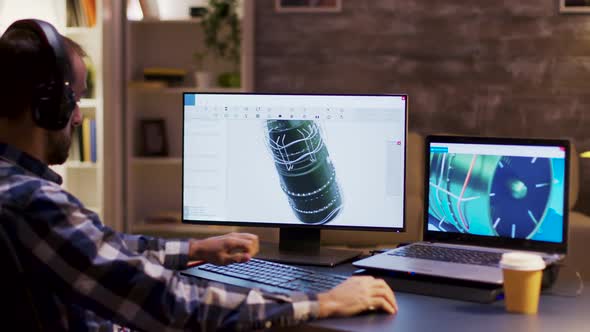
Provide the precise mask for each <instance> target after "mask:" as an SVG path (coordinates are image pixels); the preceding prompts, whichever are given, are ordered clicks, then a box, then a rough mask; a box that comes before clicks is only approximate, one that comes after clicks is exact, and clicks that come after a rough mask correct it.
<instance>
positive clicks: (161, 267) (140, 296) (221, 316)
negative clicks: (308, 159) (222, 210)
mask: <svg viewBox="0 0 590 332" xmlns="http://www.w3.org/2000/svg"><path fill="white" fill-rule="evenodd" d="M61 181H62V180H61V177H60V176H59V175H58V174H57V173H55V172H53V171H52V170H51V169H50V168H49V167H47V165H45V164H43V163H42V162H40V161H39V160H36V159H34V158H33V157H31V156H30V155H27V154H25V153H23V152H21V151H19V150H17V149H15V148H14V147H12V146H9V145H6V144H2V143H0V216H2V217H1V219H2V220H1V221H2V226H3V227H5V229H6V232H7V233H8V234H9V236H10V237H11V239H12V240H13V243H14V245H15V247H16V250H17V252H18V254H19V258H20V260H21V261H22V263H23V266H24V269H25V271H26V273H27V275H28V276H30V277H31V280H33V282H31V283H30V285H31V288H32V290H31V291H32V293H33V296H34V298H35V303H36V304H37V306H38V307H39V312H40V315H41V320H42V322H43V323H44V324H45V325H47V327H48V330H51V331H58V330H72V331H105V330H108V331H112V330H117V327H116V326H117V324H119V325H122V326H127V327H129V328H132V329H139V330H145V331H183V330H195V331H210V330H252V329H262V328H268V327H272V326H289V325H295V324H298V323H301V322H303V321H306V320H310V319H314V318H316V317H317V314H318V311H319V305H318V302H317V298H316V296H315V295H314V294H303V293H293V294H291V295H290V296H285V295H279V294H269V293H263V292H261V291H259V290H256V289H253V290H245V289H240V288H237V287H232V286H228V285H222V284H220V283H215V282H210V281H206V280H201V279H197V278H191V277H185V276H182V275H180V273H178V272H177V271H175V269H182V268H183V267H185V266H186V263H187V261H188V242H187V241H173V240H168V241H166V240H163V239H157V238H151V237H146V236H138V235H129V234H122V233H118V232H116V231H114V230H112V229H110V228H108V227H106V226H104V225H103V224H102V223H101V221H100V219H99V217H98V216H97V215H96V214H95V213H94V212H92V211H90V210H88V209H86V208H85V207H84V206H83V205H82V203H81V202H80V201H79V200H78V199H76V198H75V197H74V196H72V195H71V194H69V193H68V192H66V191H65V190H64V189H63V188H61V186H60V184H61Z"/></svg>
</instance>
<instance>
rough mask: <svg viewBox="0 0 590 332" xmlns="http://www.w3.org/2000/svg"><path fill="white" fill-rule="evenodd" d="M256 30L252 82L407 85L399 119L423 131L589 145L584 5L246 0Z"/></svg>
mask: <svg viewBox="0 0 590 332" xmlns="http://www.w3.org/2000/svg"><path fill="white" fill-rule="evenodd" d="M255 36H256V47H255V54H256V69H255V72H256V90H257V91H273V92H334V93H338V92H342V93H396V92H406V93H408V94H409V96H410V98H409V100H410V106H409V127H410V129H411V130H416V131H418V132H420V133H423V134H427V133H434V132H452V133H459V134H477V135H480V134H481V135H506V136H538V137H560V138H569V139H572V140H573V142H574V143H575V144H576V146H577V149H578V150H580V151H583V150H588V149H590V135H588V134H587V133H588V129H587V128H588V126H590V115H589V114H586V113H587V110H588V108H589V106H590V93H589V92H588V91H590V80H589V78H590V14H586V15H571V14H570V15H563V14H559V13H558V4H557V0H551V1H531V0H528V1H521V2H519V1H512V0H499V1H462V0H445V1H440V2H439V1H431V0H413V1H407V0H406V1H402V0H343V10H342V12H340V13H336V14H333V13H332V14H285V13H281V14H277V13H275V12H274V0H257V1H256V33H255ZM586 164H588V163H586ZM586 168H587V167H586ZM588 173H590V172H588V171H584V169H582V176H583V178H584V179H583V181H584V182H585V183H587V184H590V174H588ZM587 187H590V186H588V185H586V186H585V187H583V190H582V191H584V188H587ZM586 196H589V195H588V194H586ZM584 197H585V195H584V193H582V195H581V197H580V200H581V201H580V202H579V204H588V203H585V202H583V201H584ZM588 201H590V200H588Z"/></svg>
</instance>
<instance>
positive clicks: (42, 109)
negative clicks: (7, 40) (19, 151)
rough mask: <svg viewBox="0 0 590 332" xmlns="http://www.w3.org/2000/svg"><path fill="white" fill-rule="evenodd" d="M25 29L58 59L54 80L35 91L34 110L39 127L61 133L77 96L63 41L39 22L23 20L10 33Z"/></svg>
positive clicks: (14, 25)
mask: <svg viewBox="0 0 590 332" xmlns="http://www.w3.org/2000/svg"><path fill="white" fill-rule="evenodd" d="M12 29H24V30H29V31H32V32H34V33H35V34H36V35H37V36H38V37H39V40H40V42H41V44H42V47H43V48H45V49H47V51H48V53H51V54H50V55H51V56H52V57H53V58H54V59H55V69H54V70H53V72H52V73H51V78H50V79H49V81H47V82H43V83H41V84H39V85H38V86H37V87H35V90H34V91H33V98H32V100H31V110H32V112H33V120H34V121H35V124H36V125H37V126H39V127H41V128H44V129H47V130H61V129H63V128H65V127H66V126H67V124H68V122H69V120H70V116H71V115H72V112H73V111H74V109H75V108H76V96H75V94H74V91H73V90H72V87H71V85H70V82H71V78H70V77H69V76H71V75H73V73H72V67H71V65H70V62H69V61H70V60H69V58H68V53H67V51H66V49H65V47H64V42H63V39H62V38H63V37H62V36H61V35H60V34H59V33H58V32H57V30H56V29H55V28H54V27H53V26H52V25H51V24H49V23H47V22H45V21H41V20H36V19H26V20H19V21H16V22H14V23H12V24H11V25H10V26H9V27H8V29H7V30H6V31H10V30H12Z"/></svg>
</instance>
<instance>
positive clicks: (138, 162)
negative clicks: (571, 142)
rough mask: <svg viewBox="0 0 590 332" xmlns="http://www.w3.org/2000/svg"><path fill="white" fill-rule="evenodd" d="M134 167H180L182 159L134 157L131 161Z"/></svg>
mask: <svg viewBox="0 0 590 332" xmlns="http://www.w3.org/2000/svg"><path fill="white" fill-rule="evenodd" d="M131 163H132V164H133V165H135V166H143V165H178V166H180V165H182V158H176V157H135V158H132V159H131Z"/></svg>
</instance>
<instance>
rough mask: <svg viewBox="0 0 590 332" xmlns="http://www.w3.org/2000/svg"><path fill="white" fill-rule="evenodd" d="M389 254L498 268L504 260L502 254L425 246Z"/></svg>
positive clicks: (415, 246)
mask: <svg viewBox="0 0 590 332" xmlns="http://www.w3.org/2000/svg"><path fill="white" fill-rule="evenodd" d="M387 254H388V255H391V256H401V257H412V258H422V259H430V260H435V261H442V262H451V263H463V264H471V265H483V266H498V264H499V263H500V259H501V258H502V254H501V253H496V252H489V251H478V250H467V249H457V248H448V247H435V246H423V245H419V244H415V245H411V246H405V247H400V248H398V249H396V250H395V251H392V252H388V253H387Z"/></svg>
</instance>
